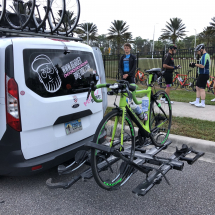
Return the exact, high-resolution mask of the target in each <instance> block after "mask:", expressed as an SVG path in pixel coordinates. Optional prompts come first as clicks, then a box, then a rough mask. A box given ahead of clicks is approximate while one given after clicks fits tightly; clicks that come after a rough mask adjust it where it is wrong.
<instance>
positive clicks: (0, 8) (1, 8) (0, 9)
mask: <svg viewBox="0 0 215 215" xmlns="http://www.w3.org/2000/svg"><path fill="white" fill-rule="evenodd" d="M5 4H6V0H0V22H1V21H2V19H3V17H4V14H5Z"/></svg>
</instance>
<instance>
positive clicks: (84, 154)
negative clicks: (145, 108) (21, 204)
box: [46, 137, 204, 196]
mask: <svg viewBox="0 0 215 215" xmlns="http://www.w3.org/2000/svg"><path fill="white" fill-rule="evenodd" d="M138 142H139V140H138V137H136V143H137V144H138ZM171 143H172V142H171V141H169V140H168V141H167V142H166V143H165V144H164V145H163V146H162V147H152V148H149V149H148V148H146V147H147V146H148V145H150V144H149V143H148V142H147V141H146V142H145V144H144V145H143V146H140V145H137V147H136V148H135V155H134V157H135V159H134V161H130V160H129V159H127V158H126V157H125V156H124V155H126V154H129V150H128V149H129V147H127V148H125V149H124V151H123V153H122V154H123V155H122V154H121V153H119V152H118V151H117V150H114V149H113V148H110V147H108V146H104V145H99V144H96V143H93V142H88V143H86V144H85V145H84V146H85V149H86V150H81V151H78V152H77V153H76V155H75V161H74V162H73V163H72V164H70V165H68V166H64V165H59V166H58V173H59V175H62V174H70V173H71V172H74V171H75V170H76V169H78V168H79V167H81V166H82V165H83V164H84V163H88V164H90V156H91V153H90V152H89V150H90V149H91V148H95V149H98V150H101V151H104V152H108V153H110V154H111V155H110V157H109V158H108V159H107V160H108V163H107V162H105V161H102V162H101V163H99V165H100V166H99V168H100V169H101V170H103V169H105V168H106V167H108V165H112V164H113V163H114V162H116V161H118V160H119V159H122V160H123V161H124V162H126V163H127V164H129V165H130V166H132V167H133V168H132V170H131V172H130V175H129V177H128V178H127V180H126V181H124V182H123V183H122V184H121V185H120V186H123V185H124V184H125V183H126V182H127V181H128V179H129V178H130V177H131V176H132V175H134V174H135V173H136V172H137V171H138V170H139V171H140V172H142V173H144V174H146V179H145V180H144V181H143V182H142V183H141V184H139V185H138V186H137V187H136V188H134V189H133V190H132V192H133V193H134V194H135V195H136V196H144V195H146V193H147V192H148V191H149V190H150V189H151V188H152V187H153V186H154V185H156V184H160V182H161V181H162V178H164V179H165V180H166V182H167V184H169V185H170V183H169V181H168V179H167V178H166V174H167V172H168V171H169V170H172V169H175V170H180V171H182V170H183V167H184V162H183V161H186V162H187V163H188V164H189V165H192V164H193V163H194V162H195V161H197V160H198V159H199V158H200V157H202V156H203V155H204V152H197V151H195V150H193V149H192V148H189V147H188V146H187V145H185V144H183V145H182V148H181V149H178V148H177V147H176V152H175V153H174V154H173V155H171V156H170V157H169V158H164V157H159V156H156V155H157V154H158V153H160V152H161V151H163V150H165V149H167V147H168V146H169V145H170V144H171ZM191 153H194V154H195V156H194V157H193V158H190V157H186V156H187V155H188V154H191ZM74 164H77V165H78V166H77V167H76V168H74V169H71V167H72V166H73V165H74ZM146 164H153V165H156V166H158V168H155V167H152V166H147V165H146ZM151 171H152V173H151V174H149V173H150V172H151ZM92 177H93V174H92V170H91V167H89V168H88V169H86V170H84V171H83V172H82V173H81V174H80V175H77V176H75V177H74V178H72V179H71V180H70V181H62V182H57V183H53V182H52V179H51V178H50V179H48V180H47V181H46V185H47V186H48V187H49V188H51V189H55V188H63V189H68V188H69V187H71V186H72V185H73V184H74V183H75V182H77V181H78V180H80V179H82V181H85V180H86V179H90V178H92Z"/></svg>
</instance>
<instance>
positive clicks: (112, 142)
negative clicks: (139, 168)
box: [91, 110, 135, 190]
mask: <svg viewBox="0 0 215 215" xmlns="http://www.w3.org/2000/svg"><path fill="white" fill-rule="evenodd" d="M121 127H122V113H121V111H120V110H112V111H111V112H110V113H108V114H107V115H106V116H105V117H104V118H103V120H102V121H101V122H100V124H99V126H98V128H97V130H96V133H95V135H94V142H95V143H97V144H102V145H105V146H108V147H112V148H114V149H115V150H117V151H119V152H121V154H122V155H123V156H126V158H128V159H129V160H131V161H132V160H133V157H134V151H135V135H134V127H133V123H132V121H131V120H130V118H129V117H128V116H126V117H125V123H124V138H123V147H124V150H122V149H121ZM91 167H92V172H93V176H94V179H95V181H96V183H97V184H98V185H99V186H100V187H101V188H103V189H105V190H113V189H118V188H119V187H120V186H122V185H123V184H124V183H125V182H126V181H127V180H128V179H129V177H130V175H131V174H132V169H133V168H132V167H130V166H129V165H127V163H125V162H124V161H122V160H121V159H120V158H118V157H115V156H113V155H111V154H109V153H107V152H103V151H99V150H96V149H91Z"/></svg>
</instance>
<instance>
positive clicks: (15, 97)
mask: <svg viewBox="0 0 215 215" xmlns="http://www.w3.org/2000/svg"><path fill="white" fill-rule="evenodd" d="M18 92H19V91H18V85H17V83H16V81H15V80H14V79H13V78H9V77H8V76H7V75H6V78H5V93H6V96H5V98H6V116H7V124H8V125H10V126H11V127H12V128H13V129H15V130H16V131H21V130H22V129H21V120H20V111H19V93H18Z"/></svg>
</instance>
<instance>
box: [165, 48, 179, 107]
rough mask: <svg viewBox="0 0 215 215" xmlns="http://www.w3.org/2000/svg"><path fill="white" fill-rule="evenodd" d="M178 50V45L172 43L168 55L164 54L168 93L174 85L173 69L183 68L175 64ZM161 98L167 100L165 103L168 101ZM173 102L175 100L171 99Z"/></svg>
mask: <svg viewBox="0 0 215 215" xmlns="http://www.w3.org/2000/svg"><path fill="white" fill-rule="evenodd" d="M176 50H177V46H176V45H175V44H171V45H170V46H169V52H168V53H166V55H165V56H164V61H163V68H164V69H165V73H164V78H165V82H166V89H165V92H166V93H167V94H168V95H169V94H170V90H171V87H172V81H173V71H174V70H175V69H180V68H181V67H180V66H175V65H174V59H173V56H174V54H175V53H176ZM161 100H162V101H165V103H167V101H166V100H165V98H162V99H161ZM171 103H173V101H171Z"/></svg>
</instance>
